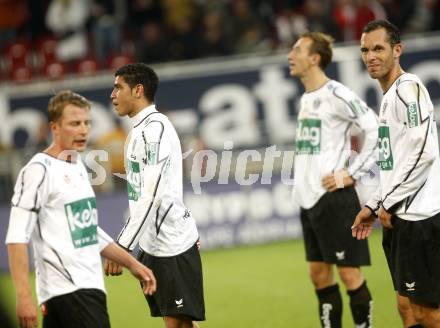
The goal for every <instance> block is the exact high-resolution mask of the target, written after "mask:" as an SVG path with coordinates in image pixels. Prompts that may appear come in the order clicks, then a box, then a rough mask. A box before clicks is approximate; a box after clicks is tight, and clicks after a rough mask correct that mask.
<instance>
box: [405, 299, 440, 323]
mask: <svg viewBox="0 0 440 328" xmlns="http://www.w3.org/2000/svg"><path fill="white" fill-rule="evenodd" d="M409 302H410V304H411V309H412V313H413V314H414V318H415V319H416V321H417V322H418V323H419V324H421V325H422V326H423V327H425V328H440V308H439V307H438V306H437V307H435V306H433V305H430V304H424V303H420V302H417V301H415V300H413V299H411V298H410V299H409Z"/></svg>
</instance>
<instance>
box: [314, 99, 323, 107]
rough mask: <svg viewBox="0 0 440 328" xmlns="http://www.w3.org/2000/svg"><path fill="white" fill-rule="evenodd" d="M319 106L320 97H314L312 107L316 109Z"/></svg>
mask: <svg viewBox="0 0 440 328" xmlns="http://www.w3.org/2000/svg"><path fill="white" fill-rule="evenodd" d="M319 106H321V99H319V98H316V99H315V100H314V101H313V109H317V108H318V107H319Z"/></svg>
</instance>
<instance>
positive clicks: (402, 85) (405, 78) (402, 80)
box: [395, 73, 424, 97]
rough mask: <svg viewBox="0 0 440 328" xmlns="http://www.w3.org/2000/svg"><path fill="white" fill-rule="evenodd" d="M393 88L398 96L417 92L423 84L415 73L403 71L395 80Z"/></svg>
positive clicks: (421, 88) (422, 87) (422, 88)
mask: <svg viewBox="0 0 440 328" xmlns="http://www.w3.org/2000/svg"><path fill="white" fill-rule="evenodd" d="M395 89H396V92H397V94H398V95H399V96H400V97H405V96H409V95H417V94H419V93H420V91H421V90H424V86H423V83H422V81H421V80H420V78H419V77H418V76H417V75H414V74H410V73H404V74H402V75H401V76H399V78H398V79H397V80H396V83H395Z"/></svg>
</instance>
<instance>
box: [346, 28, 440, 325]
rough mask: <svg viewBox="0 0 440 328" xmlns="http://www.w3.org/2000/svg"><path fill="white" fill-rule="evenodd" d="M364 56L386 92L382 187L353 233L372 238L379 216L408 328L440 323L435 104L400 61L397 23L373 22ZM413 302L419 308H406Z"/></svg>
mask: <svg viewBox="0 0 440 328" xmlns="http://www.w3.org/2000/svg"><path fill="white" fill-rule="evenodd" d="M361 54H362V60H363V62H364V64H365V66H366V67H367V71H368V73H369V75H370V76H371V77H372V78H373V79H377V80H378V81H379V84H380V86H381V88H382V90H383V92H384V96H383V99H382V102H381V106H380V110H379V168H380V185H379V188H378V190H377V192H376V193H375V194H374V196H373V197H372V198H371V199H370V200H369V201H368V202H367V204H366V206H365V207H364V208H363V209H362V210H361V211H360V212H359V214H358V215H357V216H356V219H355V222H354V224H353V227H352V232H353V236H354V237H357V239H364V238H366V237H368V236H369V235H370V233H371V231H372V225H373V222H374V220H375V218H376V217H377V216H378V217H379V219H380V222H381V223H382V225H383V241H382V244H383V248H384V251H385V256H386V258H387V262H388V266H389V268H390V271H391V277H392V279H393V284H394V288H395V290H396V291H397V295H398V305H399V312H400V313H401V315H402V319H403V321H404V325H405V327H409V326H411V327H422V326H423V327H440V309H439V305H440V238H439V236H440V159H439V149H438V147H439V146H438V138H437V127H436V124H435V119H434V107H433V104H432V101H431V99H430V96H429V93H428V90H427V89H426V87H425V86H424V85H423V83H422V82H421V80H420V79H419V78H418V77H417V76H416V75H414V74H410V73H406V72H404V71H403V69H402V67H401V66H400V56H401V54H402V44H401V43H400V35H399V30H398V29H397V27H395V26H394V25H393V24H391V23H390V22H388V21H385V20H376V21H372V22H369V23H368V24H367V25H366V26H365V28H364V30H363V33H362V37H361ZM408 303H409V305H410V308H411V310H412V313H411V311H409V310H406V311H405V309H404V307H405V306H406V307H407V304H408ZM414 319H415V320H414ZM415 321H417V323H418V325H416V322H415Z"/></svg>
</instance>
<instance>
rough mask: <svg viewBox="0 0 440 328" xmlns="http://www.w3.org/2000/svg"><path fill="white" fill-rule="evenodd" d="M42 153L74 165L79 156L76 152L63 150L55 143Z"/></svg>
mask: <svg viewBox="0 0 440 328" xmlns="http://www.w3.org/2000/svg"><path fill="white" fill-rule="evenodd" d="M44 153H46V154H48V155H49V156H52V157H54V158H57V159H59V160H61V161H65V162H69V163H75V162H76V160H77V158H78V156H79V154H78V152H77V151H76V150H68V149H63V148H62V147H60V146H59V145H57V144H55V143H52V144H51V145H50V146H49V147H48V148H47V149H46V150H44Z"/></svg>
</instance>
